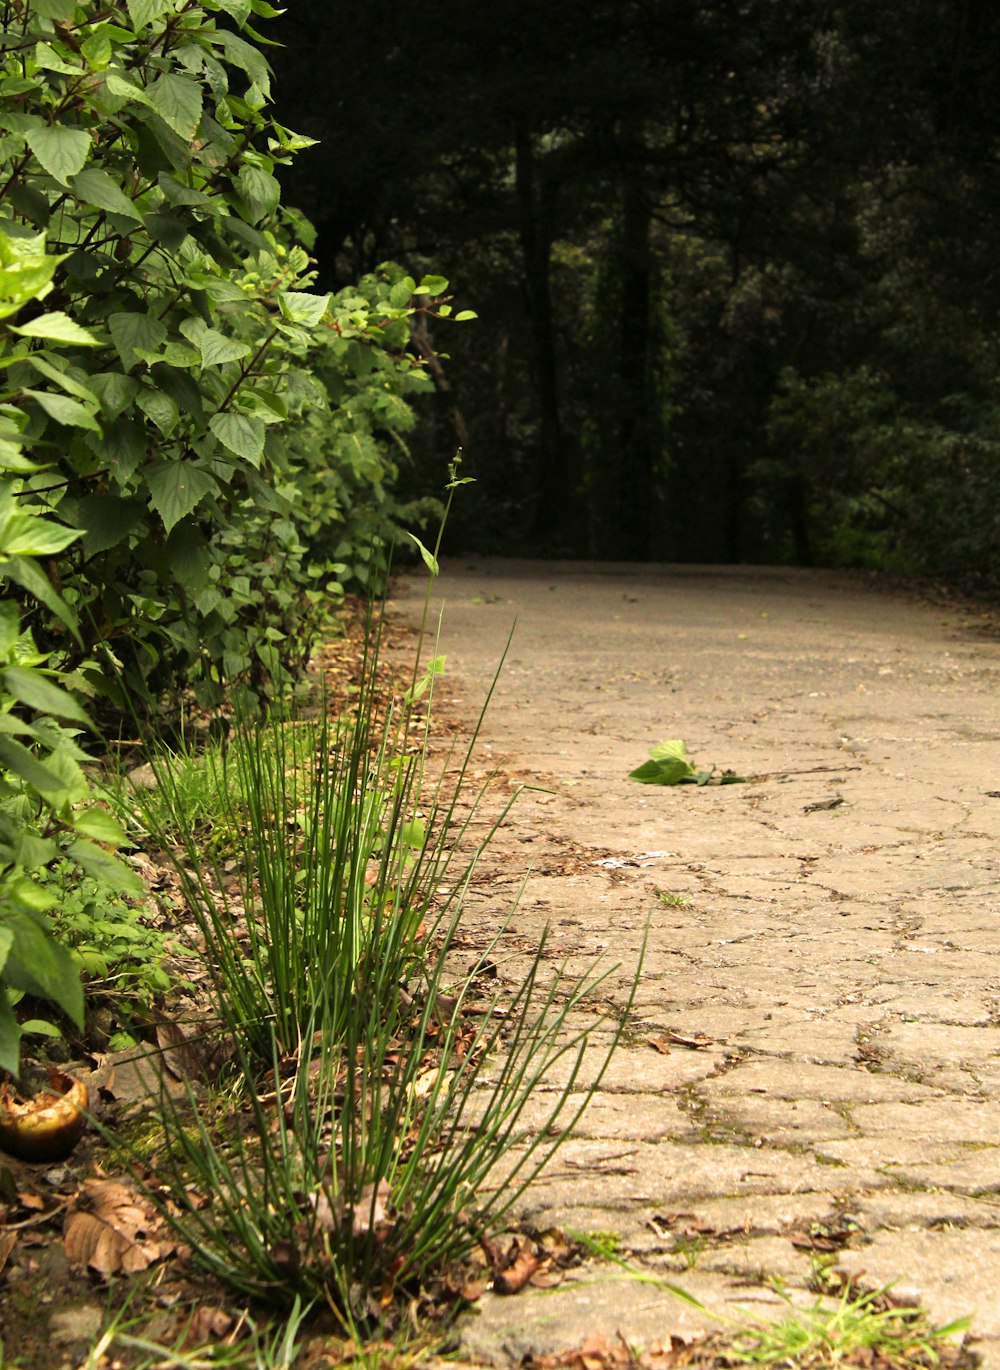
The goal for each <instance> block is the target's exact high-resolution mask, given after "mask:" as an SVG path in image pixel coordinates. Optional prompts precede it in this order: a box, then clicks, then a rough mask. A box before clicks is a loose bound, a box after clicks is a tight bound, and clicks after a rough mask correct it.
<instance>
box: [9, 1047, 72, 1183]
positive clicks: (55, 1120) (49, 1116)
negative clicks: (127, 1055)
mask: <svg viewBox="0 0 1000 1370" xmlns="http://www.w3.org/2000/svg"><path fill="white" fill-rule="evenodd" d="M48 1080H49V1085H48V1088H47V1089H45V1088H42V1089H40V1090H38V1091H37V1092H36V1093H34V1094H31V1095H29V1096H27V1097H24V1096H22V1095H21V1094H20V1093H19V1092H18V1091H17V1090H16V1089H15V1088H14V1087H13V1086H12V1085H11V1083H10V1082H9V1081H7V1080H4V1081H3V1083H2V1084H0V1148H2V1149H3V1150H4V1151H8V1152H10V1154H11V1155H12V1156H17V1157H19V1158H20V1159H21V1160H22V1161H62V1160H64V1159H65V1158H66V1157H67V1156H68V1155H69V1154H70V1152H71V1151H72V1150H73V1148H74V1147H75V1146H76V1144H77V1142H78V1141H79V1140H80V1138H81V1136H82V1135H83V1130H84V1128H85V1127H86V1126H87V1116H86V1110H87V1104H88V1102H89V1101H88V1098H87V1086H86V1085H85V1084H82V1083H81V1082H80V1081H79V1080H74V1079H73V1077H72V1076H71V1075H65V1074H63V1072H62V1071H61V1070H57V1069H56V1068H55V1066H50V1067H49V1072H48Z"/></svg>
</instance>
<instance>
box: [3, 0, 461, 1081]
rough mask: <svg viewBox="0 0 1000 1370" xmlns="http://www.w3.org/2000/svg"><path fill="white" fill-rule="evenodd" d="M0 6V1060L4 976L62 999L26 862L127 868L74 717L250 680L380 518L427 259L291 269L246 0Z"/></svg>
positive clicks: (367, 541)
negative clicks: (355, 275) (408, 266)
mask: <svg viewBox="0 0 1000 1370" xmlns="http://www.w3.org/2000/svg"><path fill="white" fill-rule="evenodd" d="M0 10H2V18H3V24H2V31H0V162H2V167H3V170H2V173H0V374H2V389H0V578H2V583H3V593H4V599H3V601H2V603H0V670H2V676H0V724H2V727H0V766H2V768H3V769H2V772H0V975H2V976H3V977H4V978H5V980H6V982H7V985H8V988H9V994H8V996H7V997H4V995H3V994H2V992H0V1065H4V1066H8V1067H9V1066H10V1065H11V1064H12V1062H13V1061H15V1060H16V1050H17V1032H16V1024H15V1022H14V1019H13V1016H12V1014H11V1008H10V1001H11V998H12V997H13V996H16V995H17V994H20V993H22V992H28V993H29V994H33V995H36V996H45V997H47V998H50V999H53V1000H54V1001H55V1002H56V1003H58V1004H59V1005H60V1007H61V1008H62V1009H64V1010H65V1011H66V1012H67V1013H69V1014H70V1016H71V1017H73V1018H75V1019H76V1020H77V1021H78V1022H79V1019H80V1013H81V999H80V989H79V983H78V980H77V978H76V974H75V971H74V970H73V966H72V963H71V962H70V960H69V958H68V956H67V954H66V953H65V952H64V951H62V950H61V949H60V948H59V946H57V945H56V943H54V942H53V941H52V939H51V937H50V936H49V934H48V926H47V924H46V923H45V922H44V909H45V908H46V907H51V905H52V904H53V902H55V901H56V900H57V898H58V882H55V883H54V882H53V880H52V879H51V875H52V871H53V870H54V869H57V868H58V869H60V870H65V869H67V867H66V862H67V860H68V861H69V864H70V867H71V868H75V869H80V870H83V871H86V872H88V873H89V875H90V877H92V878H97V879H100V880H102V881H104V882H105V883H106V884H107V885H110V886H112V887H122V886H124V887H126V888H128V889H132V890H134V889H135V888H136V882H135V880H134V878H130V876H129V873H128V872H127V871H126V870H125V869H124V868H123V867H122V866H120V865H119V864H118V862H117V861H116V860H115V859H114V858H113V856H112V855H110V854H109V852H108V851H107V850H106V848H107V847H111V848H113V847H114V846H116V845H117V844H119V843H120V841H121V833H120V831H119V829H118V827H117V825H116V824H115V823H114V822H113V821H112V820H111V818H110V817H109V816H108V815H107V814H106V813H105V812H104V811H103V810H102V809H101V808H99V807H96V806H95V805H94V804H93V803H91V802H89V799H90V788H89V782H88V780H87V778H86V775H85V773H84V770H83V769H82V765H83V763H84V762H85V760H86V757H85V754H84V752H83V751H82V750H81V748H80V745H79V741H78V740H77V739H78V736H79V733H80V730H81V729H87V728H89V726H90V725H89V722H88V718H89V717H91V716H93V717H98V718H101V719H103V720H113V719H114V718H115V716H116V712H117V715H118V716H119V717H124V718H126V719H130V720H135V719H136V718H139V717H141V716H143V715H144V714H149V713H151V712H152V711H153V710H154V709H155V708H156V707H157V706H158V705H159V704H160V703H161V702H162V701H163V700H164V698H167V699H169V700H172V701H173V703H174V705H175V706H176V703H177V701H178V699H180V698H181V697H182V696H183V694H184V692H190V693H191V695H193V698H194V700H195V701H196V702H197V704H199V705H201V706H202V707H206V706H214V705H217V704H218V703H219V702H220V700H221V699H222V697H223V694H224V692H226V691H228V692H229V693H230V695H232V692H233V691H234V690H242V691H243V693H244V695H248V694H249V695H250V696H252V697H253V696H256V697H258V698H259V697H261V696H263V695H268V694H273V693H274V692H275V691H276V690H277V689H279V688H280V687H281V686H282V685H283V684H284V683H286V682H287V681H288V680H289V679H290V678H291V676H292V675H293V674H294V672H295V671H296V670H297V669H298V668H300V667H301V666H302V665H303V664H304V661H305V659H306V657H307V655H308V650H309V646H310V643H311V641H312V639H313V635H314V633H315V630H316V628H317V625H318V624H319V622H320V621H321V620H322V617H323V615H324V614H325V613H326V611H327V609H328V607H329V605H330V603H331V601H332V600H335V598H336V596H338V595H339V594H341V593H342V591H343V588H344V586H345V585H348V584H353V585H366V584H368V583H369V582H370V579H371V575H372V566H371V560H372V557H373V556H374V557H377V556H378V555H379V553H378V548H379V546H380V545H381V544H383V543H384V542H385V541H386V540H387V539H388V537H389V536H390V535H391V533H392V530H393V527H394V520H395V518H396V517H397V515H398V514H399V510H397V508H396V507H395V505H394V502H393V495H392V478H393V476H394V474H395V469H396V457H395V456H394V455H393V453H394V452H395V453H396V454H397V455H398V451H399V448H400V447H402V445H403V437H402V435H403V434H405V433H406V432H407V431H408V430H409V428H410V426H411V424H412V415H411V410H410V408H409V406H408V403H407V400H408V397H409V396H410V395H411V394H413V393H415V392H417V391H419V390H420V389H421V388H423V387H425V386H426V385H427V384H429V382H427V381H426V380H425V376H424V372H423V369H422V365H421V364H420V362H419V361H418V360H417V359H415V358H414V357H413V355H412V352H411V349H410V348H409V339H410V326H409V323H408V320H409V318H410V315H411V314H412V313H413V312H414V310H415V309H416V310H418V311H420V312H423V313H425V314H427V315H428V316H430V315H433V314H435V313H440V312H441V310H443V311H444V312H445V313H447V308H448V307H447V305H445V304H443V303H441V302H440V301H439V300H438V298H437V297H438V296H439V295H440V294H441V292H442V291H444V290H445V288H446V284H447V283H446V282H445V281H443V280H442V279H440V278H427V279H426V280H424V281H421V282H420V283H419V285H418V283H417V282H416V281H414V280H412V279H409V278H407V277H405V276H404V275H403V273H402V272H400V271H398V270H395V269H393V268H383V269H380V270H373V271H371V272H369V273H368V274H366V275H365V276H364V278H363V279H362V280H360V281H359V282H357V283H355V284H353V285H351V286H350V287H349V288H345V289H342V290H340V291H339V292H338V293H337V294H336V295H332V296H331V295H329V294H326V293H317V292H316V291H314V290H313V288H312V287H313V283H314V268H313V263H312V261H311V259H310V257H309V251H308V249H309V245H310V243H311V231H310V229H309V225H308V224H307V223H306V222H305V221H304V220H302V219H301V216H299V215H296V214H295V213H293V212H290V211H286V210H283V209H282V207H281V204H280V191H279V186H278V182H277V180H276V179H275V175H274V172H275V169H276V167H278V166H279V165H281V164H283V163H285V162H287V161H288V160H289V158H290V157H291V156H292V155H293V154H294V153H295V152H296V151H298V150H299V149H301V148H303V147H305V146H307V145H308V144H309V142H310V140H309V139H306V138H300V137H297V136H296V135H295V134H293V133H291V132H290V131H289V130H288V129H287V128H285V127H284V126H283V125H282V124H280V123H278V122H277V121H276V120H275V119H274V118H273V117H272V116H271V113H270V112H269V100H270V87H271V76H270V70H269V67H268V64H267V62H266V60H265V59H264V57H263V55H262V52H261V49H260V47H259V46H258V41H260V35H258V34H257V33H256V31H255V29H254V27H253V24H255V23H257V22H259V21H260V20H261V19H269V18H272V17H273V16H274V15H276V14H277V11H276V10H274V9H272V7H271V6H270V5H269V4H267V3H266V0H204V3H203V4H199V3H193V2H192V0H127V3H123V4H101V5H98V4H97V3H95V2H94V0H79V2H78V0H5V2H4V3H3V4H2V5H0ZM391 439H395V440H396V444H397V445H396V446H394V445H393V443H392V441H391ZM403 450H405V448H403ZM409 512H411V513H412V512H413V511H412V510H411V511H409ZM128 726H129V727H130V728H134V726H135V725H134V721H132V722H129V723H128ZM43 876H44V877H45V878H44V879H43V878H42V877H43Z"/></svg>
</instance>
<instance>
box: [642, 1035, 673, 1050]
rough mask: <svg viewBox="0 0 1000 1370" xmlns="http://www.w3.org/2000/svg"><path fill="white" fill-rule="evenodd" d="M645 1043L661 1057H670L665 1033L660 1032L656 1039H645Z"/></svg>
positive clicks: (668, 1043)
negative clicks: (653, 1048)
mask: <svg viewBox="0 0 1000 1370" xmlns="http://www.w3.org/2000/svg"><path fill="white" fill-rule="evenodd" d="M646 1041H647V1042H648V1043H649V1045H650V1046H651V1047H655V1048H656V1050H657V1051H658V1052H659V1053H660V1055H661V1056H669V1055H670V1038H669V1037H668V1036H667V1034H666V1033H665V1032H661V1033H660V1034H659V1036H658V1037H647V1038H646Z"/></svg>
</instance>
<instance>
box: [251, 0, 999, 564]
mask: <svg viewBox="0 0 1000 1370" xmlns="http://www.w3.org/2000/svg"><path fill="white" fill-rule="evenodd" d="M275 31H276V33H277V36H278V37H279V39H280V40H281V41H282V43H283V46H282V47H280V48H274V49H271V50H270V52H269V56H270V58H271V60H272V62H273V63H274V66H275V68H276V71H277V77H278V83H277V95H278V102H279V106H280V108H281V110H282V113H283V118H284V119H285V120H286V121H287V123H288V124H290V125H291V127H293V128H295V129H296V130H297V131H299V132H303V133H307V134H310V135H311V136H313V137H314V138H316V139H318V140H319V145H318V146H317V147H316V148H313V149H312V150H310V151H309V152H308V153H304V154H303V155H302V156H301V157H300V158H299V159H298V161H297V162H296V164H295V167H294V169H292V170H290V171H289V172H288V173H287V174H286V177H285V197H286V199H287V200H289V201H290V202H292V203H294V204H297V205H298V206H300V207H301V209H302V210H303V211H304V212H305V213H306V214H307V215H308V216H309V217H310V218H311V219H312V220H313V222H314V224H315V225H316V227H317V229H318V240H317V246H316V255H317V258H318V261H319V265H320V270H321V274H322V278H323V284H324V285H325V286H330V287H334V286H337V285H340V284H342V283H344V282H348V281H351V280H353V279H356V278H357V276H358V274H359V273H360V272H362V271H366V270H369V269H371V268H372V267H373V266H374V265H376V264H377V263H379V262H381V261H383V260H386V259H394V260H396V261H399V262H401V263H403V264H404V265H405V266H406V267H407V268H408V269H409V270H410V271H411V272H412V274H413V275H414V276H419V274H420V273H421V272H422V271H425V270H433V271H437V272H440V273H441V274H442V275H444V276H447V277H448V278H449V280H450V281H451V282H452V288H453V290H454V291H455V295H456V301H455V308H456V309H459V308H462V309H466V308H472V309H475V310H476V311H477V312H478V314H479V320H478V321H477V322H476V323H471V324H463V325H458V326H450V325H449V323H448V322H447V321H435V322H434V324H433V328H432V329H431V327H430V326H428V325H425V324H423V323H421V324H419V325H418V326H417V327H416V328H415V329H414V335H413V346H414V348H416V349H417V350H419V351H422V352H424V353H425V354H426V355H427V356H428V357H429V358H431V361H430V363H429V364H430V366H431V369H432V371H433V375H434V378H435V382H436V394H435V396H434V397H432V398H431V400H430V401H425V402H424V403H425V405H426V412H425V415H424V418H425V422H424V423H423V424H422V425H421V426H420V428H419V429H418V435H417V437H416V439H415V440H414V442H413V444H412V447H411V453H410V456H411V460H410V461H409V462H408V463H406V464H405V471H406V474H405V480H406V481H407V482H409V483H410V485H411V486H412V492H413V493H426V492H427V490H428V489H431V488H439V487H440V485H441V483H442V481H443V474H444V471H445V469H446V466H447V463H448V461H449V460H450V459H451V458H452V456H453V455H454V451H455V449H456V447H457V446H461V447H462V448H463V450H464V453H465V460H466V466H465V468H464V469H465V472H466V473H467V474H471V475H473V476H474V477H475V478H476V484H475V485H473V486H471V487H469V490H468V492H467V493H466V494H465V496H464V498H463V500H462V501H461V507H460V509H459V511H458V516H457V519H456V521H455V522H454V524H453V526H452V528H451V529H450V538H451V541H452V545H453V547H460V546H462V547H475V548H477V549H479V550H482V551H504V552H514V551H517V552H533V553H540V554H543V555H546V554H547V555H557V556H558V555H580V556H599V557H608V558H624V559H630V560H642V559H657V560H673V561H684V560H697V561H717V562H726V561H741V560H744V561H746V560H749V561H767V562H797V563H801V564H827V565H863V566H878V567H885V568H889V569H898V570H919V571H923V572H929V573H932V574H934V575H938V576H945V577H949V578H952V579H963V580H965V581H967V582H968V581H975V580H978V581H979V582H980V583H981V584H996V583H998V582H1000V563H998V559H997V555H996V553H997V548H998V543H1000V443H998V423H997V420H998V411H1000V338H998V332H997V311H998V305H1000V272H998V251H997V219H998V210H1000V162H998V153H1000V84H998V81H997V72H998V59H1000V6H998V5H996V4H995V3H991V0H878V2H877V3H875V2H874V0H845V2H844V3H839V4H838V3H825V2H823V0H734V2H733V3H724V2H720V0H617V3H611V2H609V0H586V2H585V0H546V2H545V3H537V0H536V2H535V3H528V0H496V2H495V3H492V4H470V3H468V0H463V2H462V3H457V2H456V0H438V3H435V4H427V3H416V2H415V0H391V3H390V0H341V3H338V4H336V5H331V4H329V3H328V0H294V3H293V4H291V5H290V6H289V10H288V12H287V14H286V15H285V17H284V18H283V19H282V20H281V21H280V22H279V23H278V24H277V25H276V26H275ZM434 353H444V354H447V355H446V357H445V358H444V359H443V360H440V361H438V360H435V359H434V357H433V354H434Z"/></svg>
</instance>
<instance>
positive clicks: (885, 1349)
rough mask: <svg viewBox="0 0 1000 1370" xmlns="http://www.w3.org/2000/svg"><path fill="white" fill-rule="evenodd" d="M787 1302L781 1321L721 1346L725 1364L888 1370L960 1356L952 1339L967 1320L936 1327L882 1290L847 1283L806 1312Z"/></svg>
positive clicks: (904, 1369)
mask: <svg viewBox="0 0 1000 1370" xmlns="http://www.w3.org/2000/svg"><path fill="white" fill-rule="evenodd" d="M779 1292H781V1291H780V1290H779ZM782 1297H783V1298H786V1299H787V1296H786V1295H784V1294H782ZM787 1302H788V1310H789V1311H788V1313H787V1315H786V1316H785V1317H784V1318H782V1319H780V1320H779V1321H776V1322H774V1323H771V1324H766V1325H761V1326H756V1327H753V1328H752V1329H748V1330H746V1331H741V1332H739V1333H737V1335H736V1336H735V1337H734V1340H733V1343H732V1344H731V1345H729V1346H727V1347H726V1356H727V1360H728V1361H729V1362H734V1361H735V1362H736V1363H741V1364H747V1365H761V1366H776V1365H788V1366H796V1367H802V1370H822V1368H823V1367H827V1366H831V1367H832V1366H836V1365H843V1364H859V1365H869V1364H879V1365H884V1366H887V1367H892V1368H893V1370H910V1367H918V1366H920V1367H925V1366H937V1365H940V1364H941V1363H942V1362H943V1363H945V1364H953V1363H955V1361H956V1359H958V1358H960V1354H961V1353H960V1348H959V1347H958V1346H957V1345H956V1343H955V1342H954V1340H953V1338H954V1337H955V1336H956V1335H957V1333H959V1332H962V1331H965V1330H966V1329H967V1328H968V1326H969V1319H968V1318H958V1319H956V1320H955V1321H954V1322H950V1323H948V1324H947V1325H945V1326H941V1327H936V1326H935V1325H934V1323H933V1322H932V1321H931V1319H930V1317H929V1316H928V1314H927V1312H926V1311H925V1310H924V1309H922V1308H913V1307H910V1306H908V1305H905V1304H900V1303H898V1302H896V1301H895V1300H893V1299H892V1298H891V1296H890V1295H889V1291H888V1290H887V1289H885V1288H883V1289H876V1290H871V1291H869V1292H867V1293H859V1292H858V1291H857V1289H856V1288H855V1287H854V1286H853V1285H852V1284H850V1283H848V1284H847V1285H845V1287H844V1291H843V1293H842V1294H841V1297H840V1298H839V1299H837V1300H836V1302H834V1303H830V1302H829V1301H828V1300H824V1299H822V1298H819V1299H817V1300H816V1302H815V1303H813V1304H812V1305H811V1306H810V1307H808V1308H795V1307H793V1305H792V1303H791V1300H790V1299H787Z"/></svg>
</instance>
